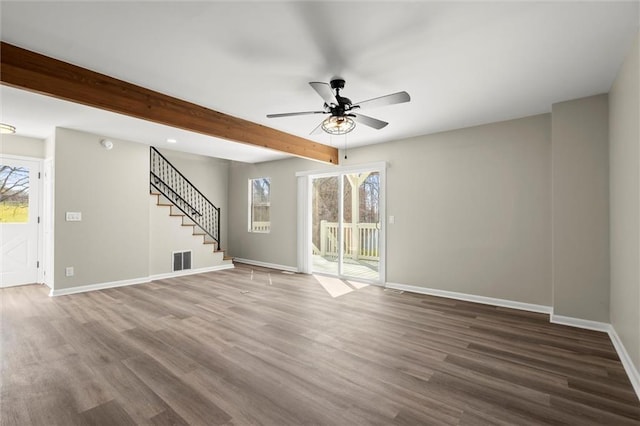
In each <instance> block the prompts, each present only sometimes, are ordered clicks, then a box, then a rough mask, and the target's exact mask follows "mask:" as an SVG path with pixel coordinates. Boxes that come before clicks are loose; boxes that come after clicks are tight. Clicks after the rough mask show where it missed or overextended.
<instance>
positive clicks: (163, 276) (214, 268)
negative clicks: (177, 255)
mask: <svg viewBox="0 0 640 426" xmlns="http://www.w3.org/2000/svg"><path fill="white" fill-rule="evenodd" d="M233 268H235V266H233V263H225V264H222V265H216V266H210V267H207V268H198V269H187V270H185V271H175V272H167V273H165V274H155V275H151V276H149V279H150V280H151V281H156V280H166V279H167V278H175V277H184V276H186V275H195V274H203V273H205V272H213V271H222V270H224V269H233Z"/></svg>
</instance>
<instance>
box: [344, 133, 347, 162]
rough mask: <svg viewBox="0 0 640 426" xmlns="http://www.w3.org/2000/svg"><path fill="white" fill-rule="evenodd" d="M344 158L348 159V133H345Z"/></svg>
mask: <svg viewBox="0 0 640 426" xmlns="http://www.w3.org/2000/svg"><path fill="white" fill-rule="evenodd" d="M344 159H345V160H346V159H347V133H345V134H344Z"/></svg>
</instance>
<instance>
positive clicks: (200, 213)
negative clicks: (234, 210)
mask: <svg viewBox="0 0 640 426" xmlns="http://www.w3.org/2000/svg"><path fill="white" fill-rule="evenodd" d="M149 148H150V152H149V171H150V182H149V183H150V184H151V185H152V186H153V187H154V188H156V189H157V190H158V191H159V192H160V193H161V194H162V195H164V196H165V198H167V199H168V200H169V201H170V202H171V203H172V204H173V205H174V206H175V207H176V208H178V209H179V210H180V211H181V212H182V213H184V214H185V215H186V216H187V217H188V218H189V219H191V220H192V221H193V222H194V223H195V224H196V225H197V226H198V227H200V228H201V229H202V230H203V231H204V232H205V233H206V234H207V235H209V236H210V237H211V238H213V240H214V241H215V242H216V243H217V245H218V247H217V248H218V249H220V208H219V207H216V206H215V205H214V204H213V203H212V202H211V201H209V199H208V198H207V197H206V196H205V195H204V194H203V193H202V192H201V191H200V190H199V189H198V188H197V187H196V186H195V185H194V184H193V183H191V181H190V180H189V179H188V178H187V177H186V176H185V175H183V174H182V173H181V172H180V170H178V169H177V168H176V167H175V166H174V165H173V164H171V162H170V161H169V160H167V158H166V157H165V156H164V155H162V153H161V152H160V151H158V150H157V149H156V148H155V147H153V146H150V147H149ZM155 155H157V156H159V157H160V158H161V159H162V161H161V162H162V163H164V164H166V166H167V169H166V170H168V172H169V173H171V176H169V177H170V178H172V179H171V180H174V181H175V180H179V181H180V183H183V185H178V186H182V187H183V189H185V188H184V187H185V186H186V191H187V192H189V191H192V193H195V194H196V196H197V197H199V199H196V200H192V201H191V202H189V201H188V200H187V199H186V198H187V194H185V193H180V192H178V191H179V188H175V187H174V186H172V185H171V184H170V182H167V180H169V179H163V177H164V176H160V171H159V170H157V169H156V168H155V166H156V164H158V166H159V163H160V162H159V161H154V159H155ZM175 176H177V177H178V179H176V178H175ZM160 183H162V185H160ZM178 199H179V200H180V202H179V203H177V202H176V201H177V200H178ZM197 202H199V204H202V206H201V208H197V207H196V206H194V204H196V203H197ZM183 207H184V208H183ZM185 209H186V210H188V211H185ZM205 216H206V217H205ZM209 216H212V217H209Z"/></svg>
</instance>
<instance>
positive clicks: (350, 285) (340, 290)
mask: <svg viewBox="0 0 640 426" xmlns="http://www.w3.org/2000/svg"><path fill="white" fill-rule="evenodd" d="M313 277H314V278H315V279H316V281H318V283H320V285H321V286H322V287H323V288H324V289H325V290H326V291H327V293H329V295H331V297H334V298H335V297H339V296H342V295H344V294H347V293H351V292H352V291H355V290H360V289H361V288H365V287H368V286H369V284H365V283H360V282H358V281H345V280H341V279H339V278H335V277H327V276H325V275H314V276H313Z"/></svg>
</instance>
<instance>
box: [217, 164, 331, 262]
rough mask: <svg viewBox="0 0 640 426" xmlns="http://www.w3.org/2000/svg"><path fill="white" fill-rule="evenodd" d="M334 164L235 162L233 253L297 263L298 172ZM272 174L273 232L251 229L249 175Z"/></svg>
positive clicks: (231, 219)
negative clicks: (249, 228)
mask: <svg viewBox="0 0 640 426" xmlns="http://www.w3.org/2000/svg"><path fill="white" fill-rule="evenodd" d="M326 167H331V166H327V165H324V164H322V163H317V162H314V161H310V160H304V159H301V158H292V159H287V160H279V161H270V162H265V163H258V164H247V163H239V162H232V163H231V166H230V170H229V211H231V212H233V214H232V215H231V216H230V217H229V233H230V238H229V254H230V255H231V256H234V257H240V258H244V259H250V260H256V261H260V262H266V263H272V264H275V265H283V266H289V267H292V268H296V267H297V265H296V264H297V254H296V253H297V239H296V238H297V231H296V221H297V217H296V214H297V208H298V207H297V206H298V201H297V198H296V197H297V186H296V185H297V183H296V182H297V181H296V172H298V171H301V170H317V169H321V168H326ZM259 177H269V178H271V232H269V233H256V232H249V231H248V220H249V219H248V214H249V211H248V209H249V205H248V202H249V197H248V182H249V179H253V178H259Z"/></svg>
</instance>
